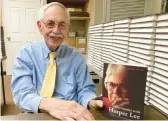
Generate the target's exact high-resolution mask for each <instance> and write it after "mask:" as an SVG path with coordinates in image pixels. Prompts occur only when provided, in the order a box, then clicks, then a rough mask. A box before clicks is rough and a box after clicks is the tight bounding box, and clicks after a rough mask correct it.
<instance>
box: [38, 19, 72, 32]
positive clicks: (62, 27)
mask: <svg viewBox="0 0 168 121" xmlns="http://www.w3.org/2000/svg"><path fill="white" fill-rule="evenodd" d="M41 21H42V20H41ZM42 22H43V23H44V24H45V26H46V27H47V28H50V29H53V28H54V27H55V26H56V25H57V26H58V28H59V29H60V30H67V29H68V26H69V25H68V24H67V23H64V22H60V23H57V22H55V21H52V20H48V21H46V22H44V21H42Z"/></svg>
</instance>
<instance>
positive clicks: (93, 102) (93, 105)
mask: <svg viewBox="0 0 168 121" xmlns="http://www.w3.org/2000/svg"><path fill="white" fill-rule="evenodd" d="M89 107H90V108H102V107H103V101H102V100H90V101H89Z"/></svg>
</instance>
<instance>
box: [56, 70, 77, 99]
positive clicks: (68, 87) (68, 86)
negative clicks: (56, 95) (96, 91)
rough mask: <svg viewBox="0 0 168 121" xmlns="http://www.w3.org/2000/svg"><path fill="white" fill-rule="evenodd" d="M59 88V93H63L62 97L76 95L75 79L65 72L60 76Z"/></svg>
mask: <svg viewBox="0 0 168 121" xmlns="http://www.w3.org/2000/svg"><path fill="white" fill-rule="evenodd" d="M60 86H61V87H59V88H60V91H61V93H63V95H64V96H68V95H71V94H73V93H76V82H75V78H74V76H73V75H72V74H70V73H69V72H65V73H64V74H62V76H61V85H60Z"/></svg>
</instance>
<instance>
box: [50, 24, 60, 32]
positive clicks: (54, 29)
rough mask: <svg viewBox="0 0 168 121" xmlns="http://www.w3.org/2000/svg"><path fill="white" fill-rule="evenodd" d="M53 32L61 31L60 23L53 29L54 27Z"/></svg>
mask: <svg viewBox="0 0 168 121" xmlns="http://www.w3.org/2000/svg"><path fill="white" fill-rule="evenodd" d="M52 31H53V33H60V29H59V25H58V24H56V25H55V26H54V27H53V29H52Z"/></svg>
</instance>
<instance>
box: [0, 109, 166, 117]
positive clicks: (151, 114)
mask: <svg viewBox="0 0 168 121" xmlns="http://www.w3.org/2000/svg"><path fill="white" fill-rule="evenodd" d="M90 111H91V112H92V114H93V115H94V117H95V119H96V120H106V119H107V120H110V119H108V118H106V117H104V116H103V115H102V114H101V113H100V111H98V110H95V109H91V110H90ZM144 111H145V112H144V119H145V120H156V119H157V120H168V117H166V116H165V115H163V114H161V113H159V111H157V110H156V109H154V108H152V107H150V106H145V110H144ZM54 119H55V118H53V117H52V116H50V115H49V114H47V113H37V114H33V113H21V114H19V115H10V116H1V120H54Z"/></svg>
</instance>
